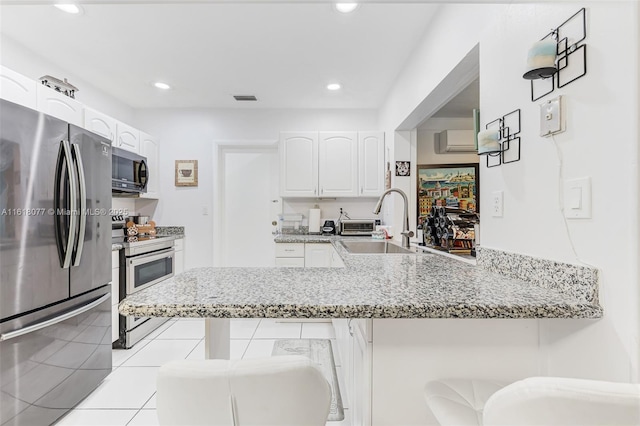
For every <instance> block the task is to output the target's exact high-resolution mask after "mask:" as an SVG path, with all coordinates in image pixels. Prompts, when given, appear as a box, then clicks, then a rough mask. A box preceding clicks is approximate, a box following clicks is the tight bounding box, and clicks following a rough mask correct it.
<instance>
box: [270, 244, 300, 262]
mask: <svg viewBox="0 0 640 426" xmlns="http://www.w3.org/2000/svg"><path fill="white" fill-rule="evenodd" d="M304 260H305V259H304V243H276V266H294V267H300V268H304Z"/></svg>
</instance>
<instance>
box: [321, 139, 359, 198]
mask: <svg viewBox="0 0 640 426" xmlns="http://www.w3.org/2000/svg"><path fill="white" fill-rule="evenodd" d="M318 147H319V148H318V149H319V182H320V188H319V189H320V197H357V196H358V133H357V132H320V137H319V141H318Z"/></svg>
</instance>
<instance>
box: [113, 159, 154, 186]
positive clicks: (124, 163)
mask: <svg viewBox="0 0 640 426" xmlns="http://www.w3.org/2000/svg"><path fill="white" fill-rule="evenodd" d="M148 182H149V169H148V167H147V159H146V158H145V157H143V156H142V155H138V154H135V153H133V152H129V151H126V150H124V149H121V148H112V155H111V192H112V193H113V192H115V193H129V194H131V195H135V194H136V193H137V194H141V193H144V192H147V183H148Z"/></svg>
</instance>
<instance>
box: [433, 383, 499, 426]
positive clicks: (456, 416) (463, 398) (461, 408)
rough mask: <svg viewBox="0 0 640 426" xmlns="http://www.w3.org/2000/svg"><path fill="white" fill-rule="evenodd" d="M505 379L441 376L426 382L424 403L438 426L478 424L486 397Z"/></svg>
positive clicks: (477, 425) (471, 425)
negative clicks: (490, 379)
mask: <svg viewBox="0 0 640 426" xmlns="http://www.w3.org/2000/svg"><path fill="white" fill-rule="evenodd" d="M506 385H507V383H502V382H494V381H489V380H471V379H443V380H436V381H433V382H429V383H427V385H426V386H425V389H424V393H425V399H426V401H427V405H428V406H429V408H430V409H431V412H432V413H433V415H434V417H435V418H436V419H437V420H438V423H439V424H440V426H480V425H482V411H483V409H484V404H485V403H486V402H487V400H488V399H489V397H490V396H491V395H493V394H494V393H495V392H496V391H498V390H500V389H501V388H503V387H504V386H506Z"/></svg>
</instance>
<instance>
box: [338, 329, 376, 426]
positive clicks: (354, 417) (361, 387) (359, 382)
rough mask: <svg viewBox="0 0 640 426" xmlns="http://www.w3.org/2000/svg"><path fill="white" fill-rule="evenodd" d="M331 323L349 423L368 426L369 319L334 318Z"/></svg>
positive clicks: (369, 375) (370, 376) (370, 371)
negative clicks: (334, 335)
mask: <svg viewBox="0 0 640 426" xmlns="http://www.w3.org/2000/svg"><path fill="white" fill-rule="evenodd" d="M332 323H333V328H334V330H335V334H336V345H337V346H338V356H339V357H340V362H341V366H342V373H343V378H344V384H345V386H346V389H344V392H343V398H345V399H346V404H345V405H346V406H347V407H348V408H349V412H350V413H351V414H350V415H351V425H352V426H370V425H371V398H372V370H373V366H372V359H373V358H372V354H373V338H372V334H373V333H372V324H373V322H372V320H370V319H334V320H332Z"/></svg>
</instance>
